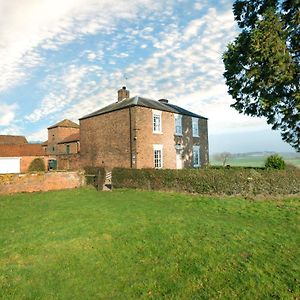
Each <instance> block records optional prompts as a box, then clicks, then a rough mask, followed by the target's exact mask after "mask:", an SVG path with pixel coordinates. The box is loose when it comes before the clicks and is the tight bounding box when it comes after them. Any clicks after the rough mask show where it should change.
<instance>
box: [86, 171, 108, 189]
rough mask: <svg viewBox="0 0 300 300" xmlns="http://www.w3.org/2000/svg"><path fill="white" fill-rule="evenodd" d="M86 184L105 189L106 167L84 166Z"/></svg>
mask: <svg viewBox="0 0 300 300" xmlns="http://www.w3.org/2000/svg"><path fill="white" fill-rule="evenodd" d="M84 171H85V174H86V175H85V178H86V184H87V185H92V186H94V187H95V188H96V189H97V190H98V191H100V190H102V189H103V184H104V182H105V175H106V172H105V169H104V168H103V167H84Z"/></svg>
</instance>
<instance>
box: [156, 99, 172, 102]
mask: <svg viewBox="0 0 300 300" xmlns="http://www.w3.org/2000/svg"><path fill="white" fill-rule="evenodd" d="M158 101H159V102H161V103H169V100H168V99H159V100H158Z"/></svg>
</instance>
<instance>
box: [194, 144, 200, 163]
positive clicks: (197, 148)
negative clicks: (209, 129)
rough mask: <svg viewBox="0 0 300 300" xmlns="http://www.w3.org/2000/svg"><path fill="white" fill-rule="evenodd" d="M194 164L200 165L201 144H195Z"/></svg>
mask: <svg viewBox="0 0 300 300" xmlns="http://www.w3.org/2000/svg"><path fill="white" fill-rule="evenodd" d="M193 166H194V167H200V146H193Z"/></svg>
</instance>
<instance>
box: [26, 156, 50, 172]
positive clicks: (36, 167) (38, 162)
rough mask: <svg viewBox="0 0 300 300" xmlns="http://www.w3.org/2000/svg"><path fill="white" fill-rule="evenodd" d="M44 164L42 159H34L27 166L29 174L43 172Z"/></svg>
mask: <svg viewBox="0 0 300 300" xmlns="http://www.w3.org/2000/svg"><path fill="white" fill-rule="evenodd" d="M45 169H46V168H45V162H44V160H43V159H42V158H35V159H34V160H33V161H32V162H31V163H30V165H29V168H28V171H29V172H45Z"/></svg>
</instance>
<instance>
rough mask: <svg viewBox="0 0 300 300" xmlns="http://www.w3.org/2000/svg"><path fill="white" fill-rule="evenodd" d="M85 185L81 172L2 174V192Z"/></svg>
mask: <svg viewBox="0 0 300 300" xmlns="http://www.w3.org/2000/svg"><path fill="white" fill-rule="evenodd" d="M84 185H85V179H84V174H83V173H80V172H49V173H36V174H5V175H0V194H12V193H20V192H37V191H50V190H61V189H71V188H77V187H81V186H84Z"/></svg>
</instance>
